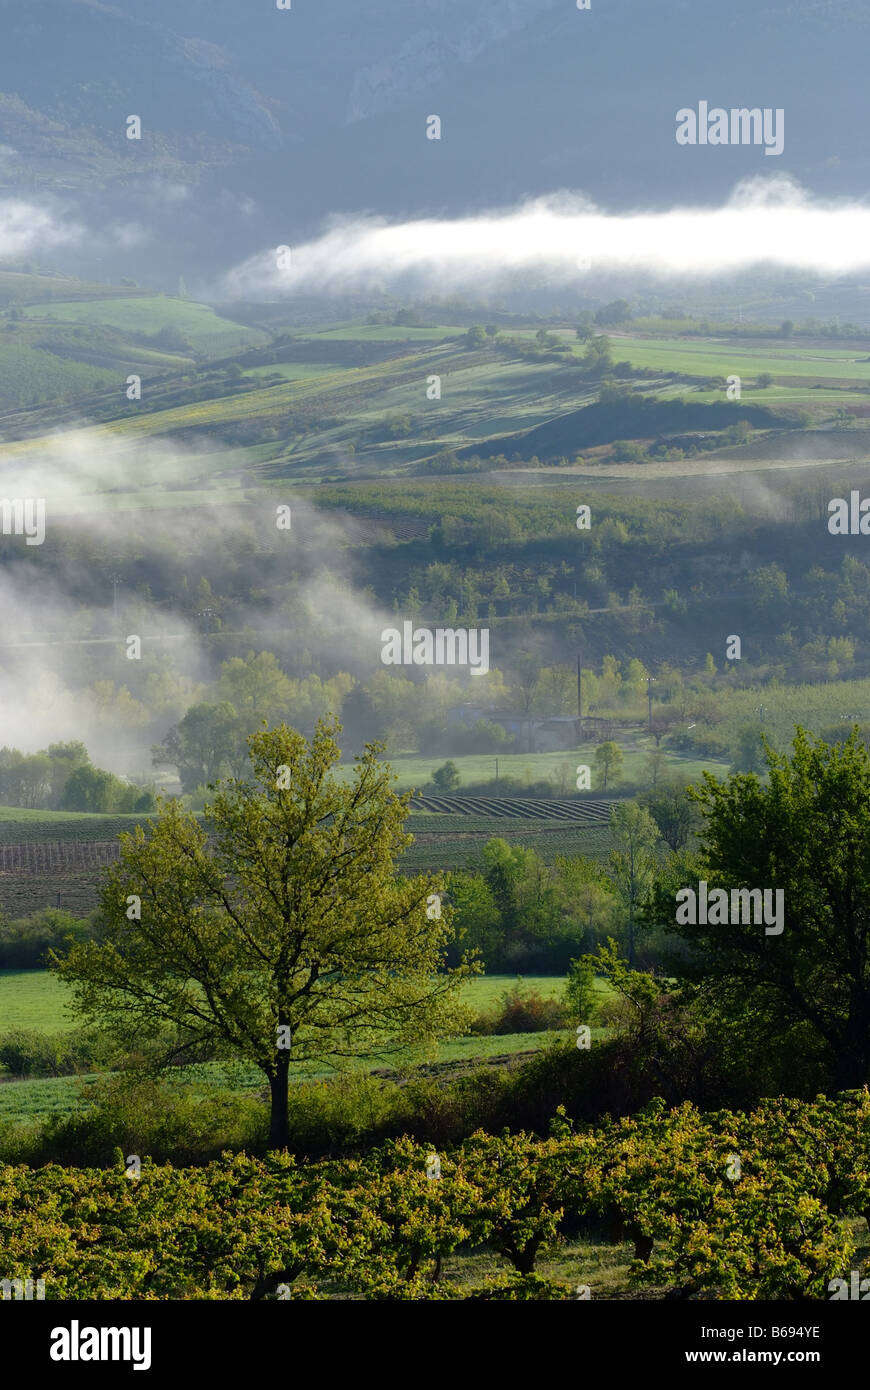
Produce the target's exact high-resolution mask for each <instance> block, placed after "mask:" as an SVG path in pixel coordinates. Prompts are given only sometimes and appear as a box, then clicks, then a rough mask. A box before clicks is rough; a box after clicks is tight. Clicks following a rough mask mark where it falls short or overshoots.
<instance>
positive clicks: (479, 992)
mask: <svg viewBox="0 0 870 1390" xmlns="http://www.w3.org/2000/svg"><path fill="white" fill-rule="evenodd" d="M516 979H517V977H516V976H513V975H486V976H481V977H478V978H476V979H473V980H469V981H468V982H467V983H466V984H465V985H464V987H463V995H462V997H463V999H464V1001H465V1002H466V1003H467V1004H468V1005H469V1006H470V1007H471V1008H473V1009H474V1010H475V1011H476V1012H478V1013H481V1012H483V1011H484V1010H486V1009H490V1008H492V1007H493V1005H494V1004H495V1003H497V1001H498V1000H499V999H500V998H501V996H502V994H503V993H504V992H505V990H506V989H509V988H510V987H511V986H512V985H513V984H514V983H515V982H516ZM523 983H524V985H526V986H527V987H528V988H530V989H531V988H534V989H537V990H539V991H540V993H541V994H543V995H546V996H548V997H550V998H557V997H558V996H559V995H560V994H561V992H562V990H563V988H564V980H563V979H562V978H561V976H558V975H530V976H524V977H523ZM68 1001H69V989H68V987H67V986H66V985H65V984H63V983H62V982H61V981H60V980H58V979H57V978H56V976H54V975H52V974H51V973H50V972H49V971H48V970H0V1033H4V1032H6V1031H7V1030H8V1029H10V1028H33V1029H36V1031H37V1032H40V1033H61V1032H65V1031H67V1030H68V1029H70V1028H74V1027H75V1026H76V1019H75V1018H74V1017H73V1015H72V1014H71V1013H70V1011H69V1009H68ZM464 1041H469V1040H468V1039H465V1040H464ZM477 1041H478V1042H488V1041H491V1040H490V1039H485V1038H480V1039H477ZM445 1045H446V1044H445Z"/></svg>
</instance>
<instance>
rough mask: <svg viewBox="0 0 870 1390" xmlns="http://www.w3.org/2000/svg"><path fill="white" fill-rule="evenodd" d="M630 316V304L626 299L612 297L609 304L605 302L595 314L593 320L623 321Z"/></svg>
mask: <svg viewBox="0 0 870 1390" xmlns="http://www.w3.org/2000/svg"><path fill="white" fill-rule="evenodd" d="M630 318H631V305H630V304H629V302H628V300H627V299H614V300H612V301H611V303H610V304H605V305H603V306H602V308H600V309H599V310H598V312H597V313H596V315H595V322H596V323H600V324H611V323H625V320H626V319H630Z"/></svg>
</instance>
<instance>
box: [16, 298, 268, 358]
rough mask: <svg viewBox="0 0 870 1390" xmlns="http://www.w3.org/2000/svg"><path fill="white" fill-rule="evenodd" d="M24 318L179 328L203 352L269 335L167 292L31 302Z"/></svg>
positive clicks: (146, 329)
mask: <svg viewBox="0 0 870 1390" xmlns="http://www.w3.org/2000/svg"><path fill="white" fill-rule="evenodd" d="M22 313H23V314H24V315H25V317H27V318H29V319H38V320H40V321H43V320H47V321H49V322H50V320H51V319H56V320H60V321H62V322H69V323H100V324H108V325H109V326H110V327H112V328H120V329H123V330H126V331H127V332H130V333H145V334H149V335H150V334H154V333H157V332H159V330H160V329H161V328H164V327H167V326H169V327H172V328H177V329H179V330H180V331H181V332H182V333H184V334H185V335H186V336H187V337H188V338H189V339H190V341H191V342H192V343H193V345H194V347H196V348H197V349H198V350H199V351H201V352H209V353H212V354H218V353H221V352H223V353H230V352H233V351H235V350H236V349H239V348H243V347H259V346H261V345H263V344H265V343H266V342H268V335H267V334H266V333H264V332H263V331H262V330H261V329H258V328H247V327H245V325H243V324H240V323H233V322H232V321H231V320H230V319H224V318H221V317H220V315H219V314H217V313H215V311H214V309H212V308H210V307H209V306H208V305H207V304H198V303H195V302H194V301H192V300H187V299H171V298H169V297H167V296H166V295H151V296H149V297H147V298H143V297H141V296H135V297H133V298H129V299H116V298H113V299H99V300H94V301H88V300H77V301H75V302H74V303H69V304H63V303H56V302H53V303H51V304H50V305H43V304H38V305H31V306H30V307H28V308H26V309H24V310H22Z"/></svg>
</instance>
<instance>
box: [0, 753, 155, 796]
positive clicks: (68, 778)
mask: <svg viewBox="0 0 870 1390" xmlns="http://www.w3.org/2000/svg"><path fill="white" fill-rule="evenodd" d="M0 805H3V806H23V807H26V808H28V809H29V810H39V811H45V810H51V811H91V812H94V813H95V814H103V813H115V814H124V813H126V812H135V811H140V812H147V811H151V810H153V809H154V805H155V801H154V795H153V793H152V792H151V791H150V790H149V789H148V788H144V787H138V786H133V785H132V784H131V783H129V782H125V781H123V780H122V779H121V778H120V777H116V776H115V775H114V773H112V772H106V771H105V770H104V769H102V768H99V767H95V766H94V765H93V763H92V762H91V759H90V755H89V753H88V750H87V748H86V747H85V746H84V744H83V743H78V742H72V743H50V744H49V745H48V748H46V749H43V750H42V751H41V752H38V753H22V752H20V751H19V749H17V748H0Z"/></svg>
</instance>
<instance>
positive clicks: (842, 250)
mask: <svg viewBox="0 0 870 1390" xmlns="http://www.w3.org/2000/svg"><path fill="white" fill-rule="evenodd" d="M289 249H290V255H289V257H288V256H287V254H286V251H285V253H284V254H283V255H279V248H275V247H273V248H270V249H269V250H268V251H264V252H262V253H260V254H258V255H257V256H254V257H252V258H251V259H250V260H248V261H246V262H244V263H243V264H242V265H240V266H237V267H235V268H234V269H233V270H232V271H230V272H229V274H228V275H227V276H226V277H225V280H224V283H223V286H222V291H221V292H222V294H223V295H224V296H225V297H227V298H252V297H263V298H280V297H282V296H285V295H292V294H294V293H297V292H299V293H306V294H311V293H317V292H326V293H328V292H335V293H340V292H344V291H347V290H353V289H356V290H359V289H365V288H373V287H375V286H386V285H393V286H395V285H396V284H398V283H401V282H404V283H405V284H406V286H407V285H409V284H410V285H413V286H414V288H418V289H421V290H422V289H425V290H428V291H430V292H435V293H439V292H444V291H449V290H454V289H464V288H476V289H480V288H481V286H482V285H487V286H490V287H493V286H504V285H505V284H507V283H509V282H510V281H511V280H512V279H513V280H516V277H518V276H528V275H530V274H535V273H540V272H544V273H546V274H547V275H548V276H549V277H551V278H552V279H559V280H564V281H565V282H566V283H568V282H580V283H582V280H583V277H584V276H587V275H588V274H589V273H590V271H591V272H592V273H593V274H594V273H595V272H599V271H600V272H602V273H610V272H614V271H622V272H630V273H634V274H638V273H639V274H649V275H654V276H680V277H685V276H693V275H697V276H705V277H707V276H717V275H731V274H736V273H738V272H741V271H744V270H747V269H749V268H751V267H753V266H758V265H762V264H767V265H772V266H776V267H780V268H783V269H794V270H805V271H815V272H817V273H819V274H826V275H830V274H844V273H848V272H851V271H856V270H859V269H861V268H862V267H865V266H870V205H866V206H865V205H864V204H862V203H859V202H856V201H844V200H839V201H828V202H825V201H821V200H818V199H813V198H811V197H810V195H809V194H807V193H806V192H805V191H804V190H803V189H801V188H800V187H799V186H797V185H796V184H795V183H794V182H793V181H792V180H790V179H789V178H787V177H782V176H778V177H775V178H771V179H764V178H756V179H750V180H747V181H744V182H743V183H741V184H739V185H738V187H737V188H736V189H735V190H734V192H733V194H732V196H731V197H730V199H729V200H728V202H727V203H725V204H724V205H720V206H717V207H688V206H685V207H676V208H672V209H670V210H667V211H664V212H662V211H656V212H645V211H640V210H638V211H635V212H630V213H619V214H614V213H608V212H606V211H604V210H603V209H601V208H599V207H596V206H595V205H593V204H592V203H590V202H588V201H587V200H585V199H583V198H580V197H578V196H576V195H573V194H568V193H560V194H556V195H553V196H550V197H546V198H539V199H535V200H533V201H530V202H526V203H524V204H522V205H521V206H519V207H516V208H512V209H507V210H501V211H498V212H492V213H487V214H484V215H479V216H475V217H467V218H458V219H455V220H439V219H434V218H428V219H421V220H418V221H411V222H401V223H389V222H387V221H386V220H385V219H383V218H376V217H372V216H361V217H359V218H355V219H343V220H341V221H339V222H337V223H334V224H333V225H332V226H331V227H330V228H329V229H328V230H327V231H326V232H325V233H324V234H323V235H322V236H321V237H319V238H318V239H317V240H315V241H310V242H307V243H306V244H304V245H300V246H298V247H293V246H291V247H290V248H289ZM288 260H289V265H288V264H287V262H288ZM279 262H281V264H279Z"/></svg>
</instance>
